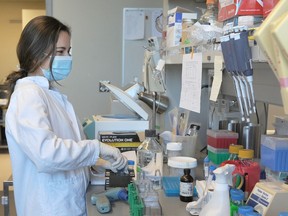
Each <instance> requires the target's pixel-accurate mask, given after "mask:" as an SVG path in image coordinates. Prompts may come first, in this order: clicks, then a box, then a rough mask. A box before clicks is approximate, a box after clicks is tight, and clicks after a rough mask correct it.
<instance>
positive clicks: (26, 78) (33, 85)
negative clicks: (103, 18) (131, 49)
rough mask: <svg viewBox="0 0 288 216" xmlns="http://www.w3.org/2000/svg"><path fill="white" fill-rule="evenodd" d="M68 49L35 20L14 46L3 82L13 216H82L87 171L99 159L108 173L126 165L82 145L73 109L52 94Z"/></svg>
mask: <svg viewBox="0 0 288 216" xmlns="http://www.w3.org/2000/svg"><path fill="white" fill-rule="evenodd" d="M70 49H71V47H70V30H69V28H68V27H67V26H65V25H64V24H62V23H61V22H59V21H58V20H56V19H55V18H53V17H49V16H40V17H36V18H34V19H32V20H31V21H30V22H29V23H28V24H27V25H26V27H25V28H24V29H23V32H22V34H21V37H20V40H19V43H18V46H17V56H18V60H19V70H18V71H14V72H12V73H11V74H10V75H9V76H8V77H7V82H8V84H9V86H10V88H11V89H10V90H11V97H10V101H9V106H8V110H7V114H6V122H5V123H6V126H5V127H6V138H7V142H8V147H9V153H10V157H11V162H12V170H13V182H14V197H15V204H16V211H17V215H18V216H42V215H43V216H44V215H45V216H60V215H61V216H62V215H63V216H76V215H86V203H85V194H86V189H87V186H88V183H89V172H88V167H89V166H92V165H95V164H96V162H97V161H101V159H99V158H101V157H102V158H105V159H109V160H106V161H105V163H104V164H105V165H104V168H110V169H111V170H112V171H114V172H116V171H118V170H122V169H125V168H126V165H127V159H126V158H125V157H124V156H122V155H121V153H120V151H119V150H118V149H117V148H113V147H110V146H108V145H105V144H103V143H100V142H99V141H98V140H85V139H84V135H83V131H82V128H81V124H80V123H79V122H78V121H77V117H76V115H75V112H74V109H73V106H72V105H71V104H70V102H69V101H68V100H67V97H66V96H65V95H63V94H61V93H60V92H59V91H57V89H56V88H55V86H56V85H57V83H58V81H60V80H62V79H65V78H66V77H67V76H68V75H69V72H70V71H71V64H72V57H71V56H70V54H69V52H70ZM102 162H103V160H102ZM102 164H103V163H102Z"/></svg>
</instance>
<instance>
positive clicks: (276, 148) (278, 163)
mask: <svg viewBox="0 0 288 216" xmlns="http://www.w3.org/2000/svg"><path fill="white" fill-rule="evenodd" d="M287 158H288V137H287V136H279V135H262V136H261V163H262V164H263V165H264V166H265V167H267V168H269V169H271V170H273V171H278V172H288V163H287ZM285 161H286V162H285Z"/></svg>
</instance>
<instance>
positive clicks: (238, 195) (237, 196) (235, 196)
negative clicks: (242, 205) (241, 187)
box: [231, 191, 244, 201]
mask: <svg viewBox="0 0 288 216" xmlns="http://www.w3.org/2000/svg"><path fill="white" fill-rule="evenodd" d="M231 200H232V201H242V200H244V193H243V192H240V191H235V192H233V193H231Z"/></svg>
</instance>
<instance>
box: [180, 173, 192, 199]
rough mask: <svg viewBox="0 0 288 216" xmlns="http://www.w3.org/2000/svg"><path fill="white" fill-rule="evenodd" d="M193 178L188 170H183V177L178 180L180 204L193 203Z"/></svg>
mask: <svg viewBox="0 0 288 216" xmlns="http://www.w3.org/2000/svg"><path fill="white" fill-rule="evenodd" d="M193 181H194V179H193V177H192V176H191V175H190V169H184V175H183V176H181V178H180V200H181V201H182V202H192V201H193V189H194V186H193Z"/></svg>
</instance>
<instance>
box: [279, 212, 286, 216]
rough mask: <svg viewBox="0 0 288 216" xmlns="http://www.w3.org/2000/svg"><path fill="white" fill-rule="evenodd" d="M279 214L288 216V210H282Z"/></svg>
mask: <svg viewBox="0 0 288 216" xmlns="http://www.w3.org/2000/svg"><path fill="white" fill-rule="evenodd" d="M278 216H288V212H280V213H279V215H278Z"/></svg>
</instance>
